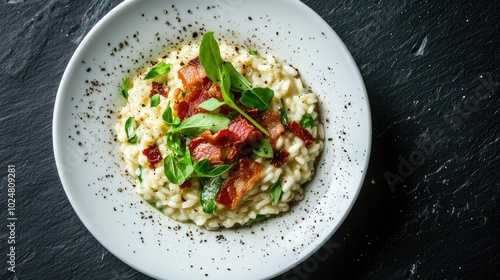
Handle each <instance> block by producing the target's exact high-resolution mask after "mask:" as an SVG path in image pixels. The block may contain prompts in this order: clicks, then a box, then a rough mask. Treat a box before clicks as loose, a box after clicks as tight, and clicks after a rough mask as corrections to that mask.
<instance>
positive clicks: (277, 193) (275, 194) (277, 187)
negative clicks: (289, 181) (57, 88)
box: [271, 181, 283, 205]
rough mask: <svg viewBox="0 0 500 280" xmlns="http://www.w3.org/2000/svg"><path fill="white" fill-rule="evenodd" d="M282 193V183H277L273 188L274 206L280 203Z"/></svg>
mask: <svg viewBox="0 0 500 280" xmlns="http://www.w3.org/2000/svg"><path fill="white" fill-rule="evenodd" d="M282 193H283V190H282V188H281V184H280V181H276V183H274V184H273V185H272V186H271V201H272V204H273V205H276V203H278V201H279V200H280V197H281V194H282Z"/></svg>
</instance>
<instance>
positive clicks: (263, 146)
mask: <svg viewBox="0 0 500 280" xmlns="http://www.w3.org/2000/svg"><path fill="white" fill-rule="evenodd" d="M252 151H253V153H254V154H256V155H258V156H260V157H263V158H273V157H274V152H273V147H272V146H271V143H270V142H269V140H268V139H267V138H261V139H260V141H259V144H258V146H256V147H252Z"/></svg>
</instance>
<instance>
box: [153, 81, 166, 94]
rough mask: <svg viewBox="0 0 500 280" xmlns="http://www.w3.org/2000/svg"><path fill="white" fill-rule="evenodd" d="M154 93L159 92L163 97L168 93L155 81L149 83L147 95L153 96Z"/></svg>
mask: <svg viewBox="0 0 500 280" xmlns="http://www.w3.org/2000/svg"><path fill="white" fill-rule="evenodd" d="M155 94H159V95H161V96H163V97H168V93H167V91H166V90H165V89H164V88H163V85H162V84H160V83H157V82H153V83H151V92H150V93H149V97H153V95H155Z"/></svg>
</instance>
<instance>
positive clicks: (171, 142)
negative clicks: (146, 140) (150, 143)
mask: <svg viewBox="0 0 500 280" xmlns="http://www.w3.org/2000/svg"><path fill="white" fill-rule="evenodd" d="M166 146H167V148H169V149H170V150H171V151H172V152H174V153H175V154H177V155H179V156H183V155H184V154H185V153H186V145H185V140H184V137H183V136H182V135H181V134H177V133H171V132H167V143H166Z"/></svg>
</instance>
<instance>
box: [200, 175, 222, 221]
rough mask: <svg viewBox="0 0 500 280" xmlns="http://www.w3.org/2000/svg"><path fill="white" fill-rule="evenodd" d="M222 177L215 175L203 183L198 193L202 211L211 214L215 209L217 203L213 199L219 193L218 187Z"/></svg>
mask: <svg viewBox="0 0 500 280" xmlns="http://www.w3.org/2000/svg"><path fill="white" fill-rule="evenodd" d="M223 181H224V179H222V178H221V177H215V178H211V179H209V180H208V181H207V182H206V183H205V184H204V185H203V189H202V190H201V193H200V204H201V208H202V209H203V213H206V214H213V213H215V210H217V203H216V202H215V199H216V198H217V195H219V191H220V187H221V186H222V182H223Z"/></svg>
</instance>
